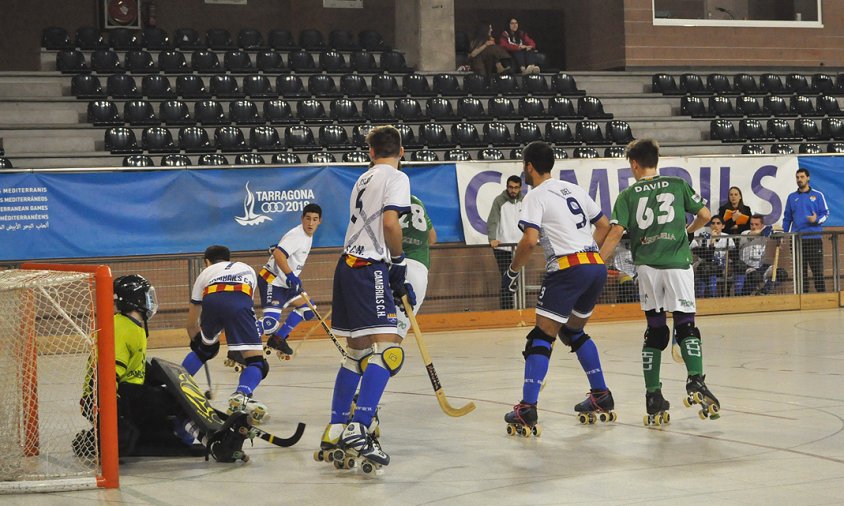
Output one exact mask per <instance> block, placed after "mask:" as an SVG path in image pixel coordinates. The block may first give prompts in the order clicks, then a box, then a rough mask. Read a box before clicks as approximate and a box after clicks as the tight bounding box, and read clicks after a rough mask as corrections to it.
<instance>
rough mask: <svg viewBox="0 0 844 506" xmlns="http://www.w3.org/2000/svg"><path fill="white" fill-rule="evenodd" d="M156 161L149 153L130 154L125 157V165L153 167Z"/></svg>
mask: <svg viewBox="0 0 844 506" xmlns="http://www.w3.org/2000/svg"><path fill="white" fill-rule="evenodd" d="M154 165H155V163H154V162H153V161H152V158H150V157H149V156H147V155H129V156H124V157H123V166H124V167H152V166H154Z"/></svg>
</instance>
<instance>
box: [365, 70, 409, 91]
mask: <svg viewBox="0 0 844 506" xmlns="http://www.w3.org/2000/svg"><path fill="white" fill-rule="evenodd" d="M370 89H371V90H372V93H374V94H375V95H377V96H381V97H402V96H404V95H405V92H403V91H402V90H401V88H399V83H398V81H396V78H395V77H394V76H392V75H390V74H378V75H374V76H372V80H371V82H370Z"/></svg>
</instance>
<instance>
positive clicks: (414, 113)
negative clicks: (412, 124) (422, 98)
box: [393, 98, 426, 121]
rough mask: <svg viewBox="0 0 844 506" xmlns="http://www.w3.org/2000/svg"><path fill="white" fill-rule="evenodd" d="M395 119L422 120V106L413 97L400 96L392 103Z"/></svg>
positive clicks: (423, 117) (423, 116)
mask: <svg viewBox="0 0 844 506" xmlns="http://www.w3.org/2000/svg"><path fill="white" fill-rule="evenodd" d="M393 111H394V113H395V116H396V119H398V120H401V121H423V120H425V119H426V118H425V115H424V114H423V113H422V106H420V105H419V101H417V100H416V99H415V98H400V99H398V100H396V102H395V104H394V105H393Z"/></svg>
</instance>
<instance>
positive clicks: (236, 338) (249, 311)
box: [199, 292, 263, 351]
mask: <svg viewBox="0 0 844 506" xmlns="http://www.w3.org/2000/svg"><path fill="white" fill-rule="evenodd" d="M199 320H200V323H199V326H200V328H201V329H202V341H203V342H204V343H205V344H214V343H215V342H216V341H217V340H218V339H219V334H220V331H221V330H225V331H226V343H227V344H228V347H229V349H230V350H234V351H246V350H259V351H260V350H262V349H263V346H262V345H261V324H260V323H258V321H257V320H256V318H255V310H254V309H253V308H252V297H250V296H249V295H246V294H245V293H238V292H217V293H209V294H207V295H205V296H204V297H203V298H202V315H201V316H200V319H199Z"/></svg>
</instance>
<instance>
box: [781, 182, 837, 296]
mask: <svg viewBox="0 0 844 506" xmlns="http://www.w3.org/2000/svg"><path fill="white" fill-rule="evenodd" d="M796 178H797V191H796V192H794V193H791V194H789V196H788V200H786V202H785V213H784V214H783V219H782V228H783V230H784V231H786V232H795V233H798V234H800V240H801V244H802V248H801V250H802V254H803V293H807V292H808V291H809V272H808V270H807V268H806V267H807V266H808V267H809V269H811V270H812V278H813V279H814V280H815V291H816V292H818V293H821V292H824V291H825V290H826V285H825V283H824V279H823V240H822V239H821V231H822V230H823V227H822V225H823V224H824V222H825V221H826V219H827V218H829V209H828V208H827V206H826V198H825V197H824V196H823V193H821V192H819V191H818V190H815V189H813V188H812V187H811V186H809V169H803V168H801V169H798V170H797V174H796Z"/></svg>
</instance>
